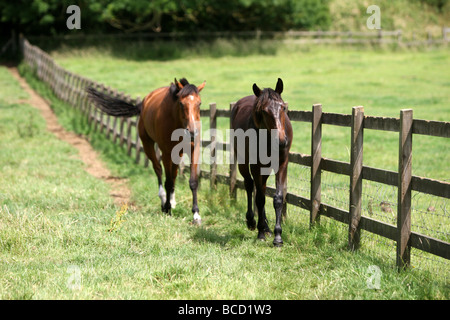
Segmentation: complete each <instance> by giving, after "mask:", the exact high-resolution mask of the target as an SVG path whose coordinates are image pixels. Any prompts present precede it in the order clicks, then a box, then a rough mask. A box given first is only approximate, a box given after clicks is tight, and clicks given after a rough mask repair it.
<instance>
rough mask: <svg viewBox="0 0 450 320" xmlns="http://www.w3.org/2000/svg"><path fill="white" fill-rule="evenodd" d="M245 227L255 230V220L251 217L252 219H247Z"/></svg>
mask: <svg viewBox="0 0 450 320" xmlns="http://www.w3.org/2000/svg"><path fill="white" fill-rule="evenodd" d="M247 228H248V229H249V230H255V229H256V221H255V219H253V220H252V221H248V220H247Z"/></svg>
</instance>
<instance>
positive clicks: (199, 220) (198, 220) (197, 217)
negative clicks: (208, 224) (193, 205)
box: [194, 212, 202, 224]
mask: <svg viewBox="0 0 450 320" xmlns="http://www.w3.org/2000/svg"><path fill="white" fill-rule="evenodd" d="M201 223H202V217H200V215H199V214H198V212H194V224H201Z"/></svg>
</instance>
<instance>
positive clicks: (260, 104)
mask: <svg viewBox="0 0 450 320" xmlns="http://www.w3.org/2000/svg"><path fill="white" fill-rule="evenodd" d="M269 100H276V101H281V96H280V94H279V93H277V92H276V91H275V90H273V89H270V88H266V89H264V90H262V91H261V94H260V95H259V97H257V98H256V100H255V108H254V111H255V112H257V113H259V112H261V111H262V109H263V108H264V106H265V105H267V103H268V102H269Z"/></svg>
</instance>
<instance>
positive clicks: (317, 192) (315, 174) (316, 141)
mask: <svg viewBox="0 0 450 320" xmlns="http://www.w3.org/2000/svg"><path fill="white" fill-rule="evenodd" d="M321 159H322V105H321V104H315V105H313V106H312V121H311V194H310V196H311V212H310V219H309V223H310V227H312V226H314V225H315V224H316V223H320V216H319V208H320V201H321V200H320V198H321V186H320V184H321V172H320V162H321Z"/></svg>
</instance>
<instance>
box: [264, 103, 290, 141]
mask: <svg viewBox="0 0 450 320" xmlns="http://www.w3.org/2000/svg"><path fill="white" fill-rule="evenodd" d="M285 115H286V105H285V103H284V101H283V100H281V101H278V100H275V101H273V102H272V103H271V104H270V105H269V106H268V107H266V108H265V109H264V117H263V118H264V122H265V125H266V128H267V129H276V130H277V131H278V139H279V143H280V145H285V144H286V143H287V139H286V132H285V130H284V123H285Z"/></svg>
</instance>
